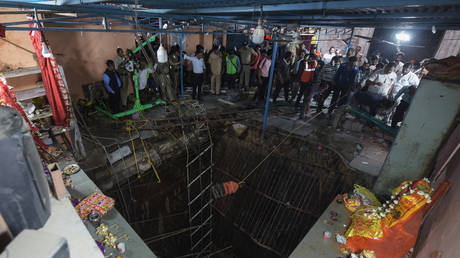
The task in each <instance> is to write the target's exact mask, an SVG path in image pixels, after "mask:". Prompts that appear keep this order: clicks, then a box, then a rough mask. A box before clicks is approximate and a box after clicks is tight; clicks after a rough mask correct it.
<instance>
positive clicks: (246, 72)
mask: <svg viewBox="0 0 460 258" xmlns="http://www.w3.org/2000/svg"><path fill="white" fill-rule="evenodd" d="M238 54H239V55H240V61H241V68H242V69H241V74H240V87H243V86H244V87H245V88H246V89H248V88H249V79H250V78H251V66H250V64H251V58H252V56H253V55H254V56H257V52H256V51H255V50H254V49H252V48H250V47H248V46H244V47H242V48H240V49H239V50H238Z"/></svg>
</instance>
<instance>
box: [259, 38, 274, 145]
mask: <svg viewBox="0 0 460 258" xmlns="http://www.w3.org/2000/svg"><path fill="white" fill-rule="evenodd" d="M273 40H274V41H275V43H273V55H272V65H271V67H270V78H269V79H268V89H267V99H266V101H265V114H264V123H263V125H262V138H263V137H264V134H265V126H267V116H268V108H269V106H270V93H271V90H272V84H273V73H274V71H275V63H276V52H277V51H278V42H276V34H275V35H274V36H273Z"/></svg>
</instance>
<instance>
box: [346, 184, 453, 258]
mask: <svg viewBox="0 0 460 258" xmlns="http://www.w3.org/2000/svg"><path fill="white" fill-rule="evenodd" d="M448 189H449V183H448V182H444V183H442V184H441V185H440V186H439V188H438V190H436V192H435V193H434V194H433V196H432V197H431V200H432V202H431V203H429V204H426V205H425V206H423V207H422V208H421V209H420V210H418V211H417V212H416V213H414V214H412V215H411V216H410V217H409V218H408V219H407V221H404V222H401V223H398V224H396V225H395V226H394V227H392V228H386V227H383V237H382V238H380V239H370V238H365V237H350V238H348V239H347V244H346V245H345V247H347V248H349V249H351V250H352V251H353V252H361V251H362V250H365V249H367V250H373V251H375V252H376V254H377V258H398V257H403V256H404V255H405V254H406V253H407V252H408V251H409V249H410V248H412V247H413V246H414V245H415V242H416V240H417V235H418V231H419V228H420V224H421V223H422V220H423V217H424V216H425V214H426V213H427V212H428V210H429V209H430V208H431V207H432V205H433V204H434V203H435V202H436V201H437V199H439V197H441V196H442V195H443V194H444V193H445V192H447V190H448Z"/></svg>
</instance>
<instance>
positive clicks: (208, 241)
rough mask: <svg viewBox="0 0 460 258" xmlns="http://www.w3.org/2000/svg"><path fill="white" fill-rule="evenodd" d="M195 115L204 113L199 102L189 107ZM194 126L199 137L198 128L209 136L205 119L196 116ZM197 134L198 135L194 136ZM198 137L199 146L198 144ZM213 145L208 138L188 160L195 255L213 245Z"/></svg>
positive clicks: (192, 238) (190, 217) (190, 213)
mask: <svg viewBox="0 0 460 258" xmlns="http://www.w3.org/2000/svg"><path fill="white" fill-rule="evenodd" d="M191 108H192V110H193V112H194V113H195V114H194V115H196V116H198V115H201V114H203V113H206V109H205V108H204V105H200V104H198V103H195V104H192V106H191ZM195 129H196V130H197V131H198V133H196V134H195V136H196V137H199V132H200V131H207V133H208V135H209V137H210V133H209V127H208V123H207V121H203V120H200V119H196V125H195ZM197 135H198V136H197ZM200 145H201V144H199V140H198V146H200ZM212 151H213V144H212V141H211V139H209V145H208V146H206V147H205V148H204V149H199V153H198V154H197V155H196V156H195V157H194V158H193V159H192V160H191V161H189V162H188V163H187V165H186V167H187V192H188V209H189V223H190V250H191V252H192V253H196V254H197V255H196V257H203V256H206V255H205V253H207V252H208V251H209V250H210V247H211V246H212V243H213V242H212V231H213V224H212V218H213V215H212V201H213V198H212V192H211V190H212V172H213V166H214V163H213V160H212V158H213V157H212Z"/></svg>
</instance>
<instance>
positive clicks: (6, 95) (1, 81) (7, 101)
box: [0, 77, 48, 150]
mask: <svg viewBox="0 0 460 258" xmlns="http://www.w3.org/2000/svg"><path fill="white" fill-rule="evenodd" d="M0 105H2V106H8V107H12V108H15V109H16V110H17V111H19V113H21V115H22V117H24V120H26V122H27V124H28V125H29V127H30V133H31V134H32V137H33V138H34V140H35V142H36V143H37V144H38V145H40V147H42V148H43V149H45V150H46V149H48V147H47V146H46V145H45V144H44V143H43V141H42V140H41V139H40V138H39V137H38V136H37V134H36V132H38V128H37V127H35V126H34V125H33V124H32V123H31V122H30V120H29V118H28V117H27V115H26V113H24V110H23V109H22V107H21V106H20V105H19V104H18V102H17V101H16V94H15V93H14V91H12V90H10V89H9V88H8V84H7V83H6V80H5V78H3V77H0Z"/></svg>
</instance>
